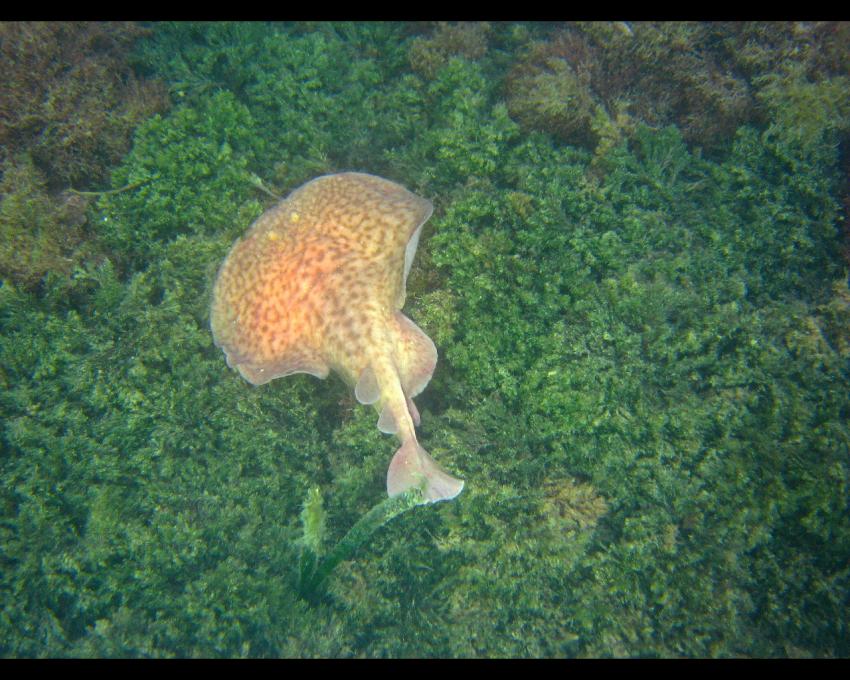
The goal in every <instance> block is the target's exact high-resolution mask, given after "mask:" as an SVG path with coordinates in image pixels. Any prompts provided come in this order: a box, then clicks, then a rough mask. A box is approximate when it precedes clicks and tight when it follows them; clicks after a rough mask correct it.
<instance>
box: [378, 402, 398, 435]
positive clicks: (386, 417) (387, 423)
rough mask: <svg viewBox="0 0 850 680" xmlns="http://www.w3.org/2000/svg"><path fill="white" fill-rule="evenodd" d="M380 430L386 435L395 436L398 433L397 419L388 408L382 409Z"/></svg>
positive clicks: (379, 419)
mask: <svg viewBox="0 0 850 680" xmlns="http://www.w3.org/2000/svg"><path fill="white" fill-rule="evenodd" d="M378 429H379V430H380V431H381V432H383V433H384V434H395V433H396V432H398V425H396V422H395V418H394V417H393V414H392V413H391V412H390V409H389V408H388V407H387V406H384V408H382V409H381V415H380V417H379V418H378Z"/></svg>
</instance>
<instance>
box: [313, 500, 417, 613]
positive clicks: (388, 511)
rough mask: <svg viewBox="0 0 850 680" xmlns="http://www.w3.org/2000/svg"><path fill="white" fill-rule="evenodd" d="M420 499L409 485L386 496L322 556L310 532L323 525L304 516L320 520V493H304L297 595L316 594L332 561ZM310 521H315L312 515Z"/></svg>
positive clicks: (343, 557)
mask: <svg viewBox="0 0 850 680" xmlns="http://www.w3.org/2000/svg"><path fill="white" fill-rule="evenodd" d="M423 503H424V501H423V497H422V491H421V490H420V489H418V488H416V489H410V490H409V491H406V492H405V493H403V494H400V495H398V496H395V497H392V498H386V499H385V500H383V501H381V502H380V503H378V504H377V505H376V506H374V507H373V508H372V509H371V510H369V511H368V512H367V513H366V514H365V515H363V516H362V517H361V518H360V519H359V520H358V521H357V522H356V523H355V525H354V526H353V527H351V529H349V530H348V533H347V534H345V536H343V537H342V539H341V540H340V541H339V543H337V544H336V546H335V547H334V549H333V550H332V551H331V552H330V553H329V554H328V555H326V556H325V557H324V558H322V557H321V555H320V550H321V548H320V544H319V542H318V541H317V540H316V539H315V538H314V536H315V533H316V530H318V531H323V528H321V529H319V527H317V526H313V527H310V526H309V525H308V521H310V520H309V519H308V518H310V517H313V518H315V517H319V518H321V520H320V521H323V520H324V510H323V509H322V508H321V496H320V495H319V494H318V489H316V490H314V491H311V493H310V494H308V497H307V503H305V512H304V513H303V514H302V519H303V521H304V529H305V538H304V544H303V546H302V550H301V560H300V562H301V564H300V572H301V573H300V580H299V584H298V586H299V587H298V590H299V592H300V594H301V596H302V597H304V598H307V599H314V598H315V597H316V596H317V595H318V594H319V592H320V589H321V586H322V584H323V583H324V581H325V579H326V578H327V577H328V575H329V574H330V573H331V572H332V571H333V570H334V568H335V567H336V565H338V564H339V563H340V562H342V561H343V560H346V559H348V558H349V557H351V555H352V554H354V552H355V551H356V550H357V548H359V547H360V546H361V545H362V544H363V543H365V542H366V541H367V540H368V538H369V537H370V536H371V535H372V534H373V533H375V531H377V530H378V529H380V528H381V527H382V526H384V525H385V524H386V523H387V522H389V521H390V520H391V519H393V518H394V517H398V516H399V515H401V514H402V513H404V512H407V511H408V510H410V509H412V508H414V507H416V506H417V505H422V504H423ZM311 507H312V508H314V509H315V510H314V512H313V513H311V512H309V509H310V508H311ZM313 523H314V524H315V519H314V520H313Z"/></svg>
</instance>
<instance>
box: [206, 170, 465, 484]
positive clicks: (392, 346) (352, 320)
mask: <svg viewBox="0 0 850 680" xmlns="http://www.w3.org/2000/svg"><path fill="white" fill-rule="evenodd" d="M431 211H432V206H431V203H430V202H429V201H427V200H425V199H423V198H420V197H419V196H416V195H415V194H412V193H411V192H409V191H407V190H406V189H405V188H404V187H402V186H400V185H398V184H395V183H394V182H390V181H388V180H385V179H382V178H380V177H375V176H373V175H365V174H360V173H342V174H338V175H326V176H324V177H319V178H317V179H315V180H313V181H311V182H308V183H307V184H305V185H304V186H302V187H301V188H299V189H297V190H296V191H294V192H293V193H292V194H291V195H290V196H289V197H288V198H286V199H285V200H283V201H281V202H280V203H279V204H278V205H277V206H275V207H274V208H272V209H270V210H268V211H267V212H266V213H264V214H263V215H262V216H261V217H260V218H259V219H258V220H257V221H256V222H255V223H254V224H253V225H252V227H251V228H250V229H249V231H248V233H247V234H246V235H245V237H244V238H243V239H241V240H238V241H237V242H236V243H235V244H234V245H233V248H232V249H231V251H230V254H229V255H228V256H227V258H226V259H225V261H224V263H223V264H222V266H221V269H220V270H219V274H218V278H217V280H216V282H215V286H214V289H213V304H212V309H211V326H212V331H213V337H214V340H215V343H216V345H218V346H220V347H221V348H222V349H223V350H224V352H225V355H226V356H227V363H228V365H230V366H231V367H234V368H237V369H238V370H239V372H240V373H241V374H242V375H243V377H245V379H247V380H248V381H250V382H252V383H254V384H257V385H259V384H262V383H265V382H268V381H269V380H272V379H273V378H276V377H280V376H285V375H288V374H290V373H296V372H307V373H312V374H313V375H315V376H317V377H320V378H324V377H325V376H326V375H327V374H328V371H329V370H331V369H333V370H334V371H336V372H337V373H339V374H340V375H341V376H342V377H343V379H344V380H346V382H348V383H349V384H350V385H352V386H354V385H355V384H356V383H357V382H358V380H360V379H361V377H363V376H367V377H368V378H369V385H370V386H371V387H372V389H371V390H370V391H369V394H371V395H373V396H374V397H375V399H374V401H371V400H370V401H369V403H374V407H375V408H376V409H377V410H378V411H379V413H382V416H381V422H383V423H385V424H386V426H387V431H392V432H395V433H396V434H397V436H398V437H399V440H400V441H401V442H402V448H401V449H399V451H398V452H397V453H396V456H395V457H394V458H393V462H392V464H391V466H390V473H389V477H388V480H387V488H388V490H389V491H390V493H391V494H394V493H400V492H401V491H403V490H405V489H407V488H410V487H411V486H418V485H420V484H421V483H423V484H424V486H423V489H424V491H425V497H426V498H427V499H428V500H430V501H435V500H442V499H445V498H451V497H454V496H455V495H457V494H458V493H459V492H460V490H461V489H462V488H463V483H462V482H461V481H460V480H456V479H454V478H453V477H451V476H450V475H448V474H447V473H446V472H445V471H443V470H442V469H441V468H440V467H439V466H438V465H437V464H436V462H434V461H433V459H431V457H430V456H429V455H428V454H427V453H426V452H425V450H424V449H422V448H421V447H420V446H419V445H418V443H417V442H416V436H415V431H414V427H415V423H418V421H419V414H418V411H417V410H416V407H415V405H414V404H413V402H412V397H413V396H416V394H418V393H419V392H421V391H422V389H424V388H425V386H426V385H427V383H428V381H429V380H430V378H431V374H432V373H433V371H434V366H435V365H436V361H437V353H436V349H435V348H434V345H433V343H432V342H431V340H430V339H429V338H428V337H427V336H426V335H425V334H424V333H423V332H422V330H421V329H419V327H418V326H416V324H414V323H413V322H412V321H410V320H409V319H407V318H406V317H405V316H404V315H403V314H401V312H400V311H399V310H400V309H401V307H402V305H403V304H404V298H405V290H404V289H405V283H406V276H407V271H408V269H409V267H410V262H411V261H412V258H413V255H414V253H415V251H416V244H417V240H418V230H419V228H420V227H421V226H422V224H423V223H424V222H425V221H426V220H427V219H428V217H430V215H431ZM363 384H364V385H365V384H366V383H363ZM363 393H364V392H361V394H363Z"/></svg>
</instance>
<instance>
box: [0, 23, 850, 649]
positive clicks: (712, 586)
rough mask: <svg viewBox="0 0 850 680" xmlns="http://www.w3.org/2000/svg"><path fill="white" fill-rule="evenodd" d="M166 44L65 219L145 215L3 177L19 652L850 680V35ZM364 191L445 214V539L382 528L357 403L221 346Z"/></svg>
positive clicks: (783, 29) (429, 435)
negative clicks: (828, 672) (385, 192)
mask: <svg viewBox="0 0 850 680" xmlns="http://www.w3.org/2000/svg"><path fill="white" fill-rule="evenodd" d="M15 26H17V25H15V24H12V25H11V29H10V28H9V27H8V26H7V27H5V28H4V30H14V29H15ZM86 30H94V29H93V28H90V27H89V28H87V29H86ZM132 30H140V29H138V28H133V29H132ZM143 32H144V35H142V36H140V37H139V39H138V41H136V42H135V43H134V45H135V46H134V47H133V49H132V52H131V53H128V55H127V62H126V63H128V64H131V65H132V69H133V74H134V76H133V77H135V78H139V79H144V80H145V81H148V80H150V81H154V80H155V81H161V82H163V83H166V85H167V87H168V92H169V97H170V100H171V101H170V104H171V106H170V108H167V109H166V108H163V109H161V110H159V112H158V113H154V112H153V111H150V112H149V113H148V114H147V115H145V116H144V119H143V120H142V119H141V118H140V119H139V121H138V124H137V125H135V126H134V128H133V136H132V145H131V146H130V147H129V148H128V149H127V150H126V152H122V153H121V154H120V159H119V158H115V159H110V160H108V161H105V163H106V165H104V166H103V167H107V166H109V167H110V168H111V169H110V171H109V178H108V179H102V180H98V183H97V185H96V186H95V185H94V184H92V185H81V186H79V187H78V186H74V187H73V188H76V189H78V190H80V191H84V190H98V191H102V190H115V189H121V191H114V192H113V193H101V194H99V195H97V196H84V198H86V199H87V200H86V202H85V205H83V206H82V207H81V208H79V209H78V208H76V207H75V206H73V205H71V206H68V207H64V208H63V205H64V204H58V203H55V202H47V201H45V200H44V196H45V195H47V196H52V195H53V194H52V193H51V192H53V189H52V188H51V182H50V180H49V179H48V177H47V176H46V175H45V174H44V173H45V170H44V168H42V167H41V166H39V164H38V161H37V157H36V156H35V155H33V153H32V152H31V144H32V143H33V142H32V141H30V142H29V144H30V147H27V148H28V149H30V151H28V152H27V154H28V155H24V156H21V155H20V153H16V154H10V155H9V159H10V160H9V162H10V163H12V165H11V166H8V167H12V168H14V169H13V170H11V171H9V170H7V171H4V175H3V179H2V182H3V184H2V187H3V204H2V206H0V224H3V225H5V224H18V225H20V224H32V225H33V230H32V231H26V232H24V231H20V230H19V231H9V232H7V231H4V232H3V234H4V235H3V239H2V242H0V243H2V247H3V248H7V249H8V248H12V245H11V241H10V240H8V239H10V238H15V239H17V240H16V241H15V243H16V244H17V245H15V246H14V247H15V248H16V249H17V250H16V251H15V252H16V253H18V255H17V257H19V258H21V260H20V261H21V262H23V264H21V265H16V266H20V267H21V268H20V269H14V268H12V267H9V268H8V269H3V271H2V275H3V277H4V281H3V284H2V286H0V414H2V420H0V605H2V606H0V654H2V655H3V656H7V657H39V656H117V657H128V656H133V657H135V656H151V657H192V656H215V657H224V656H252V657H254V656H373V657H374V656H378V657H398V656H485V655H486V656H722V657H728V656H738V655H746V656H847V655H848V654H850V645H849V644H848V639H850V637H848V621H850V611H848V591H849V590H850V560H848V556H850V513H848V482H850V426H848V422H850V389H848V387H850V375H848V371H850V364H848V361H850V290H848V285H847V268H848V263H847V261H846V260H845V259H844V258H843V255H842V241H841V237H842V234H841V231H842V229H843V220H844V219H845V218H846V215H844V213H843V205H844V201H845V199H846V191H847V186H848V182H847V176H846V172H847V161H846V148H847V141H848V133H850V88H848V87H847V79H848V77H850V74H848V73H847V64H848V63H849V62H848V60H847V59H846V58H844V57H843V56H842V55H843V54H844V53H843V52H842V51H841V50H842V49H846V45H847V41H846V40H845V39H844V37H846V34H847V27H846V25H845V24H779V25H775V26H760V25H758V24H745V25H734V26H729V25H725V24H723V25H721V24H717V25H715V24H712V25H704V24H653V25H649V24H647V25H643V24H630V25H619V24H617V25H614V24H580V25H567V26H561V25H555V26H550V25H510V24H493V25H489V26H483V25H481V26H479V25H434V26H428V25H400V24H389V23H382V24H293V25H290V24H286V25H276V24H254V23H252V24H214V23H204V24H187V23H177V24H152V25H149V26H146V27H144V30H143ZM92 49H93V48H92ZM659 52H660V53H664V54H668V53H669V54H672V55H673V58H671V59H669V60H666V61H665V60H661V61H659V60H658V59H657V58H655V57H653V56H652V55H653V54H657V53H659ZM600 60H601V61H600ZM600 63H601V64H603V65H604V68H603V67H601V66H599V64H600ZM609 65H611V66H612V67H613V66H616V65H619V66H618V67H617V68H616V69H614V71H613V73H616V74H617V77H618V78H619V80H618V79H613V80H611V81H609V80H606V78H605V73H606V72H609V73H611V72H612V71H609V70H608V69H609ZM620 67H622V68H620ZM628 69H631V70H628ZM4 88H8V85H6V86H4ZM664 92H666V93H667V98H666V99H665V98H664V97H662V96H661V94H663V93H664ZM642 93H646V94H645V95H642ZM688 93H692V94H693V98H691V97H689V96H688ZM4 96H8V93H6V95H4ZM541 102H542V103H541ZM688 102H690V103H688ZM538 104H540V105H538ZM119 110H120V109H119ZM97 134H107V133H105V132H100V133H97ZM8 144H11V142H4V146H5V145H8ZM8 148H10V147H7V149H6V150H8ZM21 153H23V151H22V152H21ZM113 165H114V167H113ZM72 166H73V164H72ZM63 167H64V166H63ZM344 170H355V171H360V172H369V173H373V174H378V175H381V176H383V177H387V178H391V179H392V180H393V181H396V182H399V183H401V184H403V185H404V186H406V187H408V188H409V189H410V190H411V191H412V192H415V193H416V194H417V195H419V196H423V197H426V198H427V199H428V200H430V201H431V202H432V203H433V204H434V214H433V216H432V217H431V219H430V220H429V221H428V222H427V223H426V225H425V226H424V230H425V232H424V234H423V236H422V239H421V241H420V243H421V245H420V248H419V253H418V255H417V258H416V261H415V262H414V263H413V266H412V268H411V270H410V275H409V278H408V280H407V303H406V306H405V313H406V314H408V315H409V316H410V318H411V319H413V320H414V321H415V322H416V324H417V325H418V326H420V327H421V328H422V329H423V331H424V332H426V333H427V334H428V335H429V336H430V337H431V338H432V339H433V341H434V344H435V345H436V347H437V350H438V352H439V362H438V364H437V368H436V371H435V372H434V375H433V379H432V380H431V382H430V384H429V385H428V389H427V390H425V391H424V392H423V393H422V394H421V395H420V396H419V397H418V398H417V406H418V408H419V411H420V412H421V414H422V422H421V426H420V428H419V429H418V430H417V438H418V439H419V440H420V442H421V443H422V445H423V446H424V447H425V448H427V449H428V450H429V451H430V452H431V454H432V455H433V456H434V458H435V459H437V460H439V461H440V462H441V464H444V465H445V466H446V468H447V469H450V470H451V471H452V472H456V473H457V474H458V476H459V477H462V478H463V479H464V480H465V481H466V487H465V488H464V491H463V493H462V494H460V495H459V496H458V497H457V498H456V499H454V500H452V501H450V502H444V503H439V504H436V505H433V506H426V507H417V508H415V509H413V510H411V511H410V512H406V511H403V510H406V509H409V508H408V507H407V506H404V505H403V504H402V505H398V506H397V505H392V506H389V505H386V503H388V501H385V499H386V486H385V473H386V461H387V460H388V459H389V458H390V457H391V456H392V453H393V450H394V449H395V446H396V445H395V444H394V443H393V442H392V441H391V438H389V437H386V436H384V435H383V434H381V432H379V431H378V429H377V428H376V427H375V414H374V412H373V411H372V410H371V409H368V408H366V407H364V406H362V405H360V404H358V403H357V402H356V401H355V399H354V398H353V397H352V396H351V395H350V390H349V389H347V388H346V386H345V385H344V384H343V383H342V381H340V380H336V379H329V380H326V381H317V380H315V379H313V378H312V377H311V376H306V375H295V376H291V377H288V378H286V379H285V380H279V381H273V382H271V383H269V384H268V385H265V386H261V387H253V386H250V385H248V384H247V383H246V382H245V381H244V380H242V379H241V378H240V377H239V376H238V374H236V372H234V371H232V370H230V369H228V367H227V366H226V364H225V361H224V358H223V356H222V353H221V351H220V350H219V349H218V348H217V347H215V345H214V343H213V337H212V334H211V332H210V326H209V324H210V301H211V296H212V289H213V282H214V280H215V276H216V272H217V270H218V267H219V265H220V263H221V262H222V260H223V259H224V257H225V255H226V254H227V252H228V250H229V249H230V247H231V245H232V243H233V241H234V239H235V238H236V237H238V236H240V235H241V234H243V233H244V231H245V229H246V228H247V227H248V226H249V225H250V224H251V223H252V222H253V221H254V220H255V219H256V218H257V217H258V216H259V215H260V214H261V212H262V211H263V210H264V209H265V208H267V207H269V206H271V205H274V204H275V203H276V202H277V201H278V200H279V198H278V197H279V196H283V195H286V194H287V193H289V192H290V191H291V190H292V189H294V188H295V187H297V186H299V185H301V184H302V183H304V182H305V181H308V180H309V179H312V178H313V177H315V176H317V175H320V174H325V173H331V172H338V171H344ZM57 172H59V173H60V175H61V172H62V171H61V170H58V171H57ZM68 172H70V170H69V171H68ZM38 173H41V174H38ZM60 175H57V176H60ZM69 176H70V175H66V179H65V180H64V181H65V182H67V181H68V179H67V177H69ZM95 176H96V174H93V175H91V177H92V178H94V177H95ZM65 186H68V185H67V184H66V185H65ZM13 194H15V195H16V196H17V197H15V198H12V195H13ZM270 194H271V195H270ZM80 209H81V210H82V211H84V215H83V218H80V217H79V216H78V214H77V213H76V212H75V211H76V210H80ZM61 210H65V212H64V213H62V214H61V215H59V216H57V214H58V212H59V211H61ZM14 213H20V214H22V215H25V216H26V220H25V221H24V222H22V221H20V220H19V221H18V222H14V221H13V220H12V218H10V217H7V215H12V214H14ZM80 219H85V225H84V226H83V225H82V223H81V222H80ZM9 220H12V221H9ZM62 220H65V222H64V224H68V225H70V226H69V227H68V230H69V231H68V241H69V243H74V242H75V240H77V239H83V240H85V242H86V243H87V244H89V245H88V250H86V249H83V250H82V251H79V252H80V254H79V255H77V256H76V257H74V258H72V263H71V264H69V265H67V266H66V267H64V268H63V267H55V266H47V267H42V266H40V268H36V267H35V266H31V267H28V265H26V261H27V260H26V258H32V259H35V258H36V255H39V253H41V252H43V253H45V254H44V255H43V257H45V258H48V259H51V258H52V259H57V258H68V257H70V255H69V254H68V251H67V250H63V248H66V247H67V246H66V245H65V244H64V243H61V244H60V247H58V249H57V248H54V249H53V250H51V249H50V248H51V247H53V246H49V245H48V244H46V243H43V242H41V241H40V238H39V234H40V233H42V232H41V231H39V230H40V229H47V227H42V226H41V225H43V224H48V223H49V224H58V223H62ZM73 225H77V226H73ZM3 228H4V230H5V229H6V227H5V226H4V227H3ZM51 228H52V227H51ZM10 229H11V227H10ZM75 230H82V231H83V233H79V232H75ZM7 233H10V234H13V236H10V237H8V238H7V236H6V234H7ZM72 249H73V251H74V252H78V250H77V249H76V248H72ZM39 257H42V255H39ZM27 267H28V268H27ZM25 269H26V272H27V273H24V270H25ZM36 269H38V271H39V272H40V273H38V274H36V273H33V272H35V271H36ZM405 498H406V497H400V499H405ZM395 500H399V499H395ZM394 513H398V514H397V516H394V517H393V515H394ZM390 518H391V521H386V520H388V519H390ZM355 548H356V550H355Z"/></svg>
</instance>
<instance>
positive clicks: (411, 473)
mask: <svg viewBox="0 0 850 680" xmlns="http://www.w3.org/2000/svg"><path fill="white" fill-rule="evenodd" d="M420 485H422V490H423V495H424V497H425V500H426V501H427V502H428V503H436V502H437V501H447V500H451V499H452V498H454V497H455V496H457V495H458V494H459V493H460V492H461V491H462V490H463V480H461V479H456V478H455V477H452V476H451V475H450V474H449V473H448V472H446V471H445V470H443V468H441V467H440V466H439V465H438V464H437V461H435V460H434V459H433V458H431V456H429V455H428V452H427V451H426V450H425V449H423V448H422V447H421V446H419V442H417V441H416V440H415V439H408V440H407V441H406V442H404V443H403V444H402V445H401V448H399V450H398V451H396V452H395V455H394V456H393V459H392V460H391V461H390V468H389V470H387V493H388V494H389V495H390V496H397V495H398V494H400V493H403V492H404V491H407V490H408V489H411V488H413V487H416V486H420Z"/></svg>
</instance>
